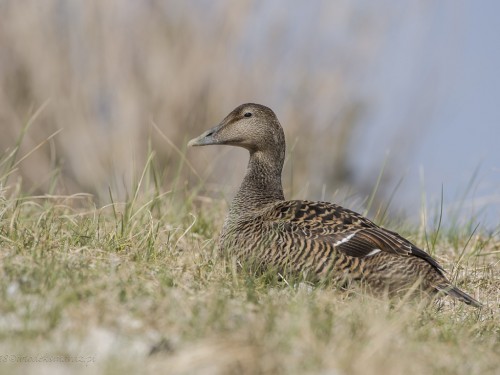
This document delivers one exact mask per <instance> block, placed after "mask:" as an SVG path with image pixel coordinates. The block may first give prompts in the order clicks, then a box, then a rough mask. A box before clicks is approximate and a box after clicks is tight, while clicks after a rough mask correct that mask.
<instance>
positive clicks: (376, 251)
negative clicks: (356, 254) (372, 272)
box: [366, 249, 382, 257]
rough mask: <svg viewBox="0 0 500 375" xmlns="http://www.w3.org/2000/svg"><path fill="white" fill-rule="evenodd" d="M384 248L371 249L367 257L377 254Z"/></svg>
mask: <svg viewBox="0 0 500 375" xmlns="http://www.w3.org/2000/svg"><path fill="white" fill-rule="evenodd" d="M381 251H382V250H380V249H373V250H372V251H370V252H369V253H368V254H366V256H367V257H371V256H374V255H375V254H378V253H380V252H381Z"/></svg>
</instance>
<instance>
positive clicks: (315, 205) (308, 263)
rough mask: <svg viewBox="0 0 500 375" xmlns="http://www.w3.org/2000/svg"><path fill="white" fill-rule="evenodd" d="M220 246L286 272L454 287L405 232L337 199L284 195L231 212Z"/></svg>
mask: <svg viewBox="0 0 500 375" xmlns="http://www.w3.org/2000/svg"><path fill="white" fill-rule="evenodd" d="M220 247H221V249H222V250H223V251H225V252H230V253H231V254H233V255H235V256H236V257H238V258H239V259H241V260H245V261H248V260H250V261H251V262H252V263H255V262H257V263H258V264H259V265H261V266H264V267H272V268H276V269H278V270H279V271H280V272H283V273H290V272H293V273H301V274H303V273H304V272H306V273H308V274H309V275H310V276H312V277H317V278H324V277H328V278H330V279H332V278H333V279H335V280H338V281H343V280H362V281H363V282H365V283H366V284H367V286H369V287H370V288H371V289H374V290H376V291H388V292H389V293H395V292H399V291H402V290H403V291H404V290H407V289H409V288H412V287H413V286H414V284H415V283H417V282H418V281H421V285H420V288H421V289H423V290H425V291H427V292H429V293H431V294H434V293H435V292H437V291H440V290H443V291H449V290H451V289H452V288H453V287H452V286H451V285H450V284H449V282H448V280H447V279H446V277H445V276H444V273H443V269H442V268H441V266H440V265H439V264H438V263H437V262H436V261H435V260H434V259H433V258H432V257H431V256H430V255H429V254H427V253H426V252H425V251H423V250H421V249H419V248H418V247H416V246H415V245H413V244H412V243H411V242H409V241H408V240H406V239H404V238H403V237H401V236H400V235H399V234H397V233H395V232H392V231H388V230H386V229H383V228H381V227H379V226H377V225H376V224H374V223H373V222H372V221H370V220H368V219H367V218H365V217H363V216H361V215H360V214H357V213H355V212H353V211H350V210H347V209H344V208H343V207H341V206H338V205H336V204H332V203H327V202H312V201H299V200H295V201H281V202H276V203H273V204H269V205H267V206H266V207H262V208H261V209H260V210H257V211H255V212H249V213H245V214H242V215H241V216H240V217H238V218H233V219H231V218H228V221H227V222H226V225H225V227H224V230H223V233H222V235H221V239H220Z"/></svg>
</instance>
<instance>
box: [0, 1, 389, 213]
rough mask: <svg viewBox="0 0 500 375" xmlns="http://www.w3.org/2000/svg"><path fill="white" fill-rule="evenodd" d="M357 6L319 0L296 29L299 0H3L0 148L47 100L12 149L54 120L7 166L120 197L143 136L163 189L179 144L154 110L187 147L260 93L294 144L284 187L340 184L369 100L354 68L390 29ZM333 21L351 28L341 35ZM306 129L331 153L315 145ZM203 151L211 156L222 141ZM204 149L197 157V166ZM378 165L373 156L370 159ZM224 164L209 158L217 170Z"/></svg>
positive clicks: (31, 178)
mask: <svg viewBox="0 0 500 375" xmlns="http://www.w3.org/2000/svg"><path fill="white" fill-rule="evenodd" d="M358 8H359V6H353V5H350V3H349V2H344V3H337V4H335V5H333V4H331V5H330V4H328V3H325V4H324V5H323V7H322V9H321V8H320V7H318V10H319V11H317V12H316V13H315V14H313V15H311V17H312V19H314V22H310V20H309V21H308V20H304V22H306V21H307V23H306V24H307V25H312V27H310V28H307V29H304V27H303V25H302V26H301V25H300V22H298V21H297V17H299V16H300V14H298V13H297V11H296V10H294V9H292V8H290V9H288V11H287V12H285V13H284V12H283V8H282V7H269V6H268V7H266V6H265V5H264V4H261V3H256V2H254V1H250V0H244V1H238V2H233V1H218V2H217V3H215V4H212V3H211V2H190V1H188V2H184V1H170V0H161V1H160V0H150V1H145V2H141V5H137V2H136V1H133V0H109V1H101V0H86V1H75V0H70V1H58V0H27V1H17V0H7V1H1V2H0V51H1V53H0V127H1V129H2V136H1V137H0V152H5V153H8V152H10V151H11V150H12V149H11V147H12V146H13V145H14V144H15V143H16V139H17V137H18V135H19V129H21V128H22V127H23V125H24V124H25V122H26V121H27V119H29V118H30V117H31V116H32V115H33V113H34V112H35V111H36V110H37V109H38V108H40V107H42V106H44V109H43V111H42V112H41V113H40V114H39V116H38V118H37V121H36V123H35V124H34V125H33V126H32V127H31V129H30V131H29V133H28V134H27V136H26V138H25V140H24V142H23V144H22V145H21V151H20V153H21V155H23V154H25V153H27V152H29V151H31V150H33V149H34V148H35V147H36V146H37V145H38V144H40V143H41V142H44V141H45V140H46V139H47V138H48V137H49V136H50V135H51V134H53V133H55V132H58V131H60V133H59V134H57V136H55V137H54V138H53V139H52V140H51V141H50V142H46V143H45V144H43V145H42V147H41V148H40V150H39V152H37V154H36V157H30V158H27V159H26V160H25V161H24V163H22V164H21V165H19V166H18V170H17V171H15V174H16V175H20V176H22V177H23V186H24V188H25V189H31V191H33V192H34V193H36V194H41V193H45V192H47V191H49V190H50V189H51V181H52V179H51V177H52V176H53V174H54V173H55V174H58V175H59V185H58V186H57V187H58V189H59V192H60V193H63V194H74V193H79V192H81V191H85V192H89V193H92V194H94V195H95V196H96V198H97V199H99V202H102V204H105V203H109V202H108V198H109V197H108V186H109V185H111V186H112V187H113V191H114V192H115V194H117V196H118V197H119V199H125V195H126V192H127V191H130V189H131V186H130V185H129V181H131V178H130V177H131V174H132V172H131V171H133V170H134V169H135V168H136V167H137V165H139V166H140V165H144V164H145V159H144V157H145V155H147V150H148V149H150V148H152V149H154V150H155V152H156V155H157V157H156V160H157V161H158V163H159V164H160V165H162V166H163V167H165V168H166V174H165V180H164V181H162V183H164V184H165V185H166V186H167V188H168V187H169V184H170V180H171V179H172V178H174V177H175V176H176V175H177V171H176V168H177V166H178V159H177V154H176V153H175V151H174V150H173V149H172V148H171V147H168V146H166V143H165V142H164V140H163V139H161V137H160V136H159V135H158V132H157V131H156V130H154V129H153V128H152V126H151V120H154V121H155V123H157V124H158V126H159V128H160V129H161V130H162V131H163V132H164V133H165V135H166V136H167V137H168V138H169V139H170V140H171V141H172V142H173V143H174V144H176V145H179V147H180V148H182V146H180V145H183V144H185V141H186V139H189V138H190V137H192V136H194V135H195V134H198V133H201V131H202V130H203V129H206V128H208V127H210V126H212V125H214V122H215V121H218V120H220V119H222V117H223V116H224V115H225V114H226V113H228V112H229V111H230V110H232V109H233V108H234V107H236V106H237V105H239V104H241V103H244V102H249V101H256V102H259V103H262V104H266V105H268V106H271V107H272V108H273V109H274V110H276V112H277V113H278V115H279V118H280V120H281V121H282V122H283V124H284V125H285V130H286V132H287V135H288V138H289V140H290V149H291V148H292V145H293V144H294V143H296V146H295V147H294V151H293V171H294V176H293V177H292V176H290V169H288V170H287V171H286V173H287V178H286V183H287V187H288V189H289V191H291V192H297V191H299V190H301V189H304V188H305V186H304V181H310V182H311V186H312V187H314V189H313V188H312V187H311V190H313V191H314V192H315V194H317V195H319V194H320V193H321V190H322V186H323V184H325V183H326V185H327V186H339V184H340V183H343V182H346V181H349V179H351V178H352V177H353V173H354V171H353V170H352V165H351V164H350V163H349V162H348V157H349V155H350V153H351V152H352V151H350V150H349V148H348V145H349V144H350V139H351V137H352V135H353V132H354V131H356V130H357V127H356V125H357V124H358V120H359V117H360V116H361V115H362V110H363V108H364V106H365V103H364V101H365V99H364V98H362V94H361V93H357V94H355V93H354V92H355V90H354V88H355V87H358V86H359V84H358V81H357V77H358V76H359V71H358V70H359V67H360V66H361V65H362V64H368V63H369V62H370V61H371V60H372V59H373V56H374V55H376V53H377V47H378V45H379V42H380V40H381V39H382V38H383V36H384V35H385V32H386V31H385V27H387V26H384V25H385V23H384V21H385V20H384V19H383V17H382V18H381V17H380V15H377V14H371V13H370V12H367V13H364V12H362V13H363V14H362V15H361V14H359V9H358ZM359 17H361V19H360V18H359ZM257 19H260V20H261V24H260V25H259V30H260V32H256V28H255V22H256V20H257ZM325 28H328V29H329V30H330V29H332V30H333V31H332V32H331V36H330V37H329V40H328V45H329V50H328V51H325V50H324V48H323V47H322V44H321V43H319V42H315V43H311V41H312V40H315V39H316V37H317V35H319V34H321V33H323V34H325V33H324V32H323V30H324V29H325ZM299 30H300V32H301V36H300V38H295V37H294V35H295V34H296V33H297V32H298V31H299ZM337 31H338V33H345V34H347V35H351V37H350V39H349V40H350V41H349V43H348V44H346V43H344V42H343V41H342V40H338V38H336V37H335V35H336V33H337ZM325 35H326V34H325ZM328 35H330V34H328ZM330 39H331V40H330ZM330 49H331V50H330ZM285 52H286V53H285ZM316 57H319V60H318V59H317V58H316ZM354 61H356V62H358V63H357V64H354V63H353V62H354ZM356 69H358V70H356ZM285 98H286V100H285ZM304 127H306V128H307V131H299V130H301V129H304ZM319 135H321V136H319ZM297 137H300V142H298V143H297V142H296V138H297ZM149 140H151V142H150V143H149ZM313 141H314V147H316V148H327V149H329V150H332V153H331V154H329V155H328V157H327V158H318V155H315V154H311V153H310V149H311V147H310V145H311V142H313ZM208 155H209V158H212V159H213V158H216V156H217V155H218V151H217V150H210V151H208ZM233 155H235V154H231V157H227V158H226V160H227V166H228V167H229V168H234V169H237V165H240V163H244V161H243V157H238V155H237V154H236V160H234V161H233V159H235V158H234V157H232V156H233ZM206 159H207V157H204V156H201V155H193V156H192V162H193V164H194V165H195V166H197V167H198V168H199V169H204V168H206V163H205V160H206ZM379 164H380V161H378V160H376V161H374V169H375V170H378V168H379ZM290 165H291V164H290ZM223 173H224V175H227V174H226V173H225V170H222V169H221V168H220V167H217V166H215V167H214V177H217V176H219V177H220V175H221V174H223ZM319 176H321V179H320V177H319ZM187 177H189V175H188V176H187ZM238 180H239V177H238V176H235V177H234V179H232V180H230V183H233V184H236V183H237V181H238ZM354 180H356V181H350V185H351V186H353V185H354V183H355V182H358V180H357V179H354ZM212 181H217V179H216V178H214V179H213V180H212ZM362 187H363V186H362V184H360V186H358V188H362ZM217 190H220V188H219V189H217Z"/></svg>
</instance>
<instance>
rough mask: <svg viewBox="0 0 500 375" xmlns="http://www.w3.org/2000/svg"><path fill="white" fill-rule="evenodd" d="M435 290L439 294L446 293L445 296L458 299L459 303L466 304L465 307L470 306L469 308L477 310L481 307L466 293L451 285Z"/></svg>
mask: <svg viewBox="0 0 500 375" xmlns="http://www.w3.org/2000/svg"><path fill="white" fill-rule="evenodd" d="M437 289H438V290H439V291H440V292H443V293H446V294H447V295H449V296H451V297H454V298H456V299H458V300H459V301H462V302H464V303H466V304H467V305H471V306H474V307H477V308H480V307H482V306H483V305H482V304H481V303H480V302H479V301H478V300H476V299H474V298H472V297H471V296H469V295H468V294H467V293H465V292H463V291H461V290H460V289H458V288H457V287H456V286H453V285H451V284H448V285H444V286H438V287H437Z"/></svg>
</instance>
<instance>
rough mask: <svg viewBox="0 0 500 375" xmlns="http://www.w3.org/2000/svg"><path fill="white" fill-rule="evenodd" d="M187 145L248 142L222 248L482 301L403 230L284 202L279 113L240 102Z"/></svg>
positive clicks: (379, 285)
mask: <svg viewBox="0 0 500 375" xmlns="http://www.w3.org/2000/svg"><path fill="white" fill-rule="evenodd" d="M188 145H189V146H206V145H232V146H239V147H243V148H246V149H247V150H248V151H249V152H250V161H249V163H248V168H247V171H246V175H245V177H244V179H243V183H242V184H241V187H240V189H239V191H238V193H237V194H236V196H235V197H234V199H233V202H232V203H231V207H230V209H229V214H228V216H227V218H226V221H225V223H224V226H223V228H222V233H221V235H220V242H219V248H220V250H221V251H223V252H229V253H231V254H233V255H235V256H236V257H238V258H239V259H240V260H242V261H256V262H258V264H260V265H262V266H265V267H271V268H275V269H277V270H279V271H280V272H284V273H287V274H290V273H295V274H304V273H307V274H309V275H313V276H314V277H315V278H329V279H333V280H338V281H351V280H359V281H361V282H362V283H364V284H365V285H366V286H368V288H369V289H370V290H373V291H375V292H386V293H388V294H389V295H394V294H398V293H401V292H405V291H408V290H410V289H412V288H415V287H416V286H418V290H420V291H422V292H425V293H426V294H430V295H435V294H438V293H445V294H448V295H450V296H452V297H455V298H457V299H459V300H460V301H463V302H465V303H467V304H469V305H473V306H476V307H480V306H481V304H480V303H479V302H478V301H476V300H475V299H474V298H472V297H471V296H469V295H467V294H466V293H464V292H462V291H461V290H460V289H458V288H457V287H455V286H453V285H452V284H451V283H450V282H449V281H448V279H447V278H446V276H445V275H444V270H443V268H442V267H441V266H440V265H439V264H438V262H437V261H436V260H435V259H433V258H432V257H431V256H430V255H429V254H427V253H426V252H425V251H423V250H421V249H419V248H418V247H416V246H415V245H413V244H412V243H411V242H409V241H408V240H406V239H405V238H403V237H401V236H400V235H399V234H397V233H395V232H392V231H389V230H387V229H384V228H381V227H379V226H377V225H376V224H374V223H373V222H372V221H370V220H368V219H367V218H365V217H363V216H361V215H360V214H357V213H356V212H353V211H350V210H348V209H345V208H343V207H340V206H338V205H336V204H332V203H327V202H312V201H303V200H293V201H286V200H285V197H284V195H283V188H282V185H281V171H282V168H283V162H284V160H285V136H284V133H283V129H282V127H281V125H280V123H279V121H278V119H277V117H276V115H275V114H274V112H273V111H272V110H271V109H269V108H267V107H265V106H263V105H259V104H252V103H250V104H243V105H240V106H239V107H237V108H236V109H235V110H233V111H232V112H231V113H230V114H229V115H228V116H227V117H226V118H225V119H224V120H223V121H222V122H221V123H220V124H219V125H217V126H216V127H214V128H212V129H210V130H208V131H206V132H205V133H203V134H202V135H200V136H199V137H198V138H195V139H193V140H191V141H190V142H189V144H188Z"/></svg>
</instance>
